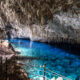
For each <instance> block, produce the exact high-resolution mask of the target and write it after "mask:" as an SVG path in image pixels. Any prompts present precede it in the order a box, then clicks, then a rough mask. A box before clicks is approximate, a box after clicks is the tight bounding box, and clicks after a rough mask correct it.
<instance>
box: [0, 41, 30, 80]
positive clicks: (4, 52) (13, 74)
mask: <svg viewBox="0 0 80 80" xmlns="http://www.w3.org/2000/svg"><path fill="white" fill-rule="evenodd" d="M5 45H6V46H5ZM9 45H10V43H9V42H8V41H7V40H5V41H4V40H0V80H30V79H29V78H28V74H27V73H26V72H25V70H24V69H22V68H21V66H22V63H20V62H19V61H17V60H16V59H15V55H16V52H15V51H14V50H13V49H12V48H11V46H9Z"/></svg>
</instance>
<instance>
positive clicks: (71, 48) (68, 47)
mask: <svg viewBox="0 0 80 80" xmlns="http://www.w3.org/2000/svg"><path fill="white" fill-rule="evenodd" d="M49 44H50V45H52V46H54V47H57V48H60V49H63V50H65V51H66V52H69V53H73V54H75V55H78V56H79V57H80V44H78V43H69V42H64V41H62V42H50V43H49Z"/></svg>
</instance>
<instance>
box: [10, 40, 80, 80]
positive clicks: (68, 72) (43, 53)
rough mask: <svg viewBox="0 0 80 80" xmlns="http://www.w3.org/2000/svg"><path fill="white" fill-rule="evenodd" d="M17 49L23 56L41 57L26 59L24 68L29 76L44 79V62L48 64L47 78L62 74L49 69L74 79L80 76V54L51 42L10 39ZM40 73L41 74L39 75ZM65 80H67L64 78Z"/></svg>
mask: <svg viewBox="0 0 80 80" xmlns="http://www.w3.org/2000/svg"><path fill="white" fill-rule="evenodd" d="M10 42H12V44H13V46H14V47H15V49H16V50H18V51H20V52H21V54H19V55H21V56H30V57H36V58H40V59H38V60H37V59H34V60H31V59H28V60H24V61H23V63H25V65H24V66H23V68H24V69H25V70H26V71H27V72H28V73H29V77H30V78H33V79H34V80H43V79H42V77H43V70H44V69H43V67H41V66H43V64H44V63H45V64H46V77H47V78H46V80H51V79H52V78H53V77H55V78H58V77H60V76H58V75H55V74H53V73H52V72H50V71H48V70H47V69H50V70H51V71H53V72H56V73H58V74H61V75H63V76H65V77H68V78H70V79H72V80H76V78H78V77H79V76H80V59H79V58H78V56H76V55H74V54H72V53H68V52H66V51H64V50H62V49H59V48H56V47H54V46H51V45H49V44H45V43H39V42H32V41H30V40H23V39H14V40H10ZM38 75H40V76H38ZM64 80H67V79H65V78H64Z"/></svg>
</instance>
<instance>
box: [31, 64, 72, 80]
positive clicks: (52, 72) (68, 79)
mask: <svg viewBox="0 0 80 80" xmlns="http://www.w3.org/2000/svg"><path fill="white" fill-rule="evenodd" d="M32 66H34V65H32ZM34 67H43V68H44V66H38V65H37V66H34ZM45 69H46V70H48V71H49V72H47V71H45V73H48V74H52V75H54V74H56V75H57V76H61V77H63V78H64V79H67V80H72V79H70V78H68V77H65V76H63V75H61V74H58V73H56V72H54V71H51V70H50V69H48V68H46V67H45ZM40 71H43V70H40ZM50 72H51V73H50Z"/></svg>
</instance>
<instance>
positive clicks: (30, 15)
mask: <svg viewBox="0 0 80 80" xmlns="http://www.w3.org/2000/svg"><path fill="white" fill-rule="evenodd" d="M9 24H10V25H11V27H9V26H10V25H9ZM7 27H9V28H8V30H7ZM0 28H4V29H5V31H6V32H10V35H11V37H12V38H15V37H18V38H30V39H31V40H37V41H43V42H50V41H53V40H60V39H62V38H63V39H65V40H69V39H70V40H73V41H75V42H78V43H80V0H65V1H64V0H33V1H31V0H1V1H0Z"/></svg>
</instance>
